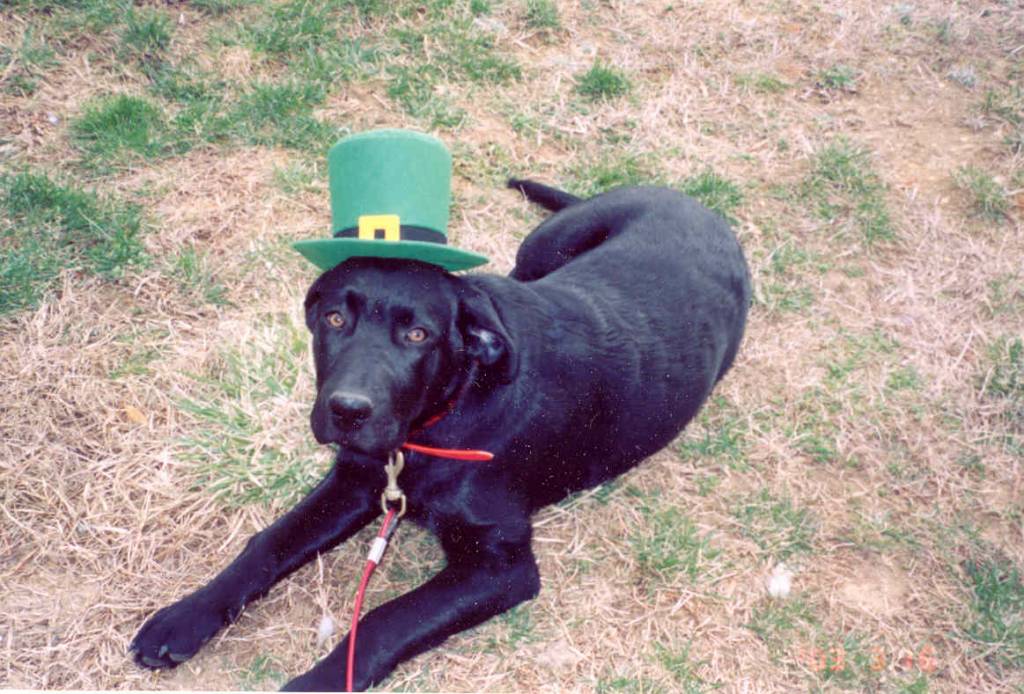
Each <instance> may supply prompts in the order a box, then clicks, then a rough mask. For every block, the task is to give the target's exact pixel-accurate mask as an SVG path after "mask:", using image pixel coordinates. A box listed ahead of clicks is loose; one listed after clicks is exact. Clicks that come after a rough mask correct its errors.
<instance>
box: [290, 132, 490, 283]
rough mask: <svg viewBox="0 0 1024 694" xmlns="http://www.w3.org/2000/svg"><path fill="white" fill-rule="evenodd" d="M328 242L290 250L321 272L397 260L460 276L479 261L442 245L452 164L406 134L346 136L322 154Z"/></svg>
mask: <svg viewBox="0 0 1024 694" xmlns="http://www.w3.org/2000/svg"><path fill="white" fill-rule="evenodd" d="M327 175H328V180H329V183H330V189H331V218H332V226H331V229H332V233H333V238H329V239H315V240H309V241H297V242H295V243H294V244H292V247H293V248H294V249H295V250H297V251H298V252H299V253H301V254H302V255H303V256H305V257H306V259H307V260H309V261H311V262H312V263H313V264H315V265H317V266H318V267H320V268H321V269H323V270H329V269H331V268H332V267H334V266H336V265H338V264H339V263H341V262H343V261H345V260H348V259H349V258H354V257H360V256H363V257H371V258H405V259H408V260H419V261H422V262H424V263H433V264H434V265H440V266H441V267H443V268H444V269H446V270H452V271H454V270H467V269H469V268H471V267H476V266H477V265H483V264H484V263H486V262H487V258H485V257H484V256H482V255H479V254H477V253H472V252H470V251H464V250H461V249H458V248H453V247H452V246H449V245H447V244H448V204H449V199H450V197H451V177H452V157H451V155H450V154H449V153H448V150H447V149H446V148H445V146H444V145H443V144H442V143H441V141H440V140H437V139H436V138H433V137H431V136H429V135H424V134H423V133H416V132H411V131H408V130H373V131H370V132H365V133H359V134H358V135H352V136H350V137H346V138H345V139H343V140H341V141H340V142H338V143H337V144H336V145H334V146H333V147H331V149H330V151H329V152H328V153H327Z"/></svg>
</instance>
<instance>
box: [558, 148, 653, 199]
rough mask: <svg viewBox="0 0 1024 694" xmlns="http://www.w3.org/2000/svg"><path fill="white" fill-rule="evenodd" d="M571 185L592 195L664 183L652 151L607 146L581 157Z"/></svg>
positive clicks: (572, 170) (582, 194) (571, 173)
mask: <svg viewBox="0 0 1024 694" xmlns="http://www.w3.org/2000/svg"><path fill="white" fill-rule="evenodd" d="M568 178H569V180H570V182H569V183H568V184H567V187H568V188H569V189H570V190H572V191H573V192H574V193H575V194H576V195H579V196H580V197H584V198H589V197H591V196H593V195H597V194H598V193H603V192H605V191H606V190H611V189H612V188H618V187H619V186H633V185H644V184H663V183H664V176H663V174H662V173H661V171H660V168H659V166H658V161H657V160H656V159H655V157H654V156H653V155H651V154H650V153H636V152H631V151H628V150H623V149H618V148H615V149H604V150H602V151H600V152H599V153H598V154H597V155H596V156H593V157H590V158H586V159H578V160H577V161H576V163H574V164H573V165H572V167H571V168H570V169H569V172H568Z"/></svg>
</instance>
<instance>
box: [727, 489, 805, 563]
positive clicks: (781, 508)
mask: <svg viewBox="0 0 1024 694" xmlns="http://www.w3.org/2000/svg"><path fill="white" fill-rule="evenodd" d="M731 510H732V515H733V517H734V518H736V520H737V521H738V522H739V524H740V531H741V532H742V534H743V536H744V537H748V538H750V539H751V540H753V541H754V542H755V543H756V544H757V546H758V547H760V548H761V550H762V552H763V553H764V554H766V555H769V556H771V557H772V558H774V559H775V560H777V561H781V560H784V559H787V558H789V557H791V556H794V555H799V554H806V553H808V552H810V551H812V550H813V549H814V539H815V536H816V535H817V521H816V520H815V518H814V516H813V515H812V514H811V512H810V511H809V510H807V509H806V508H800V507H798V506H796V505H795V504H794V503H793V502H792V501H791V500H790V499H789V498H788V497H785V496H775V495H773V494H772V493H771V492H769V491H768V490H767V489H764V490H761V492H759V493H757V494H754V495H751V496H748V497H747V498H746V499H745V500H743V501H741V502H739V503H737V504H735V505H734V506H733V507H732V509H731Z"/></svg>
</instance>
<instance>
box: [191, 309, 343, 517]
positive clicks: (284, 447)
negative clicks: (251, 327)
mask: <svg viewBox="0 0 1024 694" xmlns="http://www.w3.org/2000/svg"><path fill="white" fill-rule="evenodd" d="M306 341H307V340H306V333H305V330H304V328H303V327H301V326H297V325H294V324H293V323H292V322H291V321H290V320H289V319H288V318H287V317H285V316H270V317H268V318H267V319H265V320H264V321H263V324H262V325H260V326H258V327H257V329H256V330H255V333H254V334H253V335H252V336H250V337H248V338H247V339H246V341H245V342H244V343H243V344H241V345H239V346H235V347H229V348H227V349H225V351H224V352H223V353H222V354H221V355H220V356H219V358H218V359H217V360H216V361H215V363H214V364H213V365H212V366H211V367H210V368H208V370H207V371H206V372H205V373H203V374H196V375H193V376H192V380H193V382H194V385H193V387H192V388H191V389H190V394H189V396H188V397H185V398H182V399H181V400H180V402H179V406H180V408H181V410H182V411H183V412H185V413H186V414H188V415H189V416H190V417H191V418H192V421H193V424H192V426H190V427H189V430H190V433H189V435H188V436H187V437H186V438H185V439H183V440H182V441H181V443H180V444H179V453H178V457H180V458H181V459H183V460H186V461H189V462H192V463H194V464H195V488H196V489H201V490H202V491H203V493H204V494H209V495H211V496H213V497H216V498H218V499H219V500H220V501H221V502H222V503H224V504H225V505H226V506H229V507H236V506H243V505H246V504H253V503H258V504H278V505H280V506H281V507H289V506H291V505H292V504H294V503H295V502H296V501H297V500H298V499H299V498H300V497H301V496H302V495H304V494H305V493H306V492H307V491H308V490H309V489H310V488H312V486H313V485H314V484H315V483H316V481H317V480H318V479H319V478H320V477H321V476H322V474H323V470H322V469H320V466H319V465H318V464H317V462H316V460H315V456H314V452H315V450H316V448H314V446H313V444H312V442H310V441H308V437H306V436H303V438H302V439H300V440H297V441H296V442H291V443H290V441H291V440H290V439H289V438H288V437H287V436H281V435H278V436H274V437H272V438H270V437H268V435H267V434H266V433H265V432H266V431H267V429H268V428H270V427H277V426H279V423H280V422H279V420H280V417H281V414H280V413H279V412H276V411H275V406H276V405H278V404H280V405H282V406H284V405H287V403H288V402H290V401H292V400H306V399H307V395H306V394H297V393H295V389H296V386H297V383H298V377H299V374H300V373H301V372H302V371H303V370H304V369H307V368H308V364H307V348H306ZM304 423H305V416H301V417H300V418H298V419H297V420H296V422H295V424H296V426H297V427H299V429H298V430H297V431H302V432H303V434H304V433H305V429H304V427H303V424H304Z"/></svg>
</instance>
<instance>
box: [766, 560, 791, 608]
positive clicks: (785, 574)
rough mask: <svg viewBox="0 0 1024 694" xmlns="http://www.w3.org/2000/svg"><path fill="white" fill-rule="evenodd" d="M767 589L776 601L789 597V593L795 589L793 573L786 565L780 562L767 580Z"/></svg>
mask: <svg viewBox="0 0 1024 694" xmlns="http://www.w3.org/2000/svg"><path fill="white" fill-rule="evenodd" d="M765 587H767V588H768V595H770V596H772V597H773V598H775V599H776V600H783V599H785V598H787V597H789V591H790V590H792V588H793V572H792V571H790V570H789V567H787V566H786V565H785V564H783V563H782V562H779V563H778V564H777V565H776V567H775V568H774V569H772V572H771V574H769V576H768V578H767V579H765Z"/></svg>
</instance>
